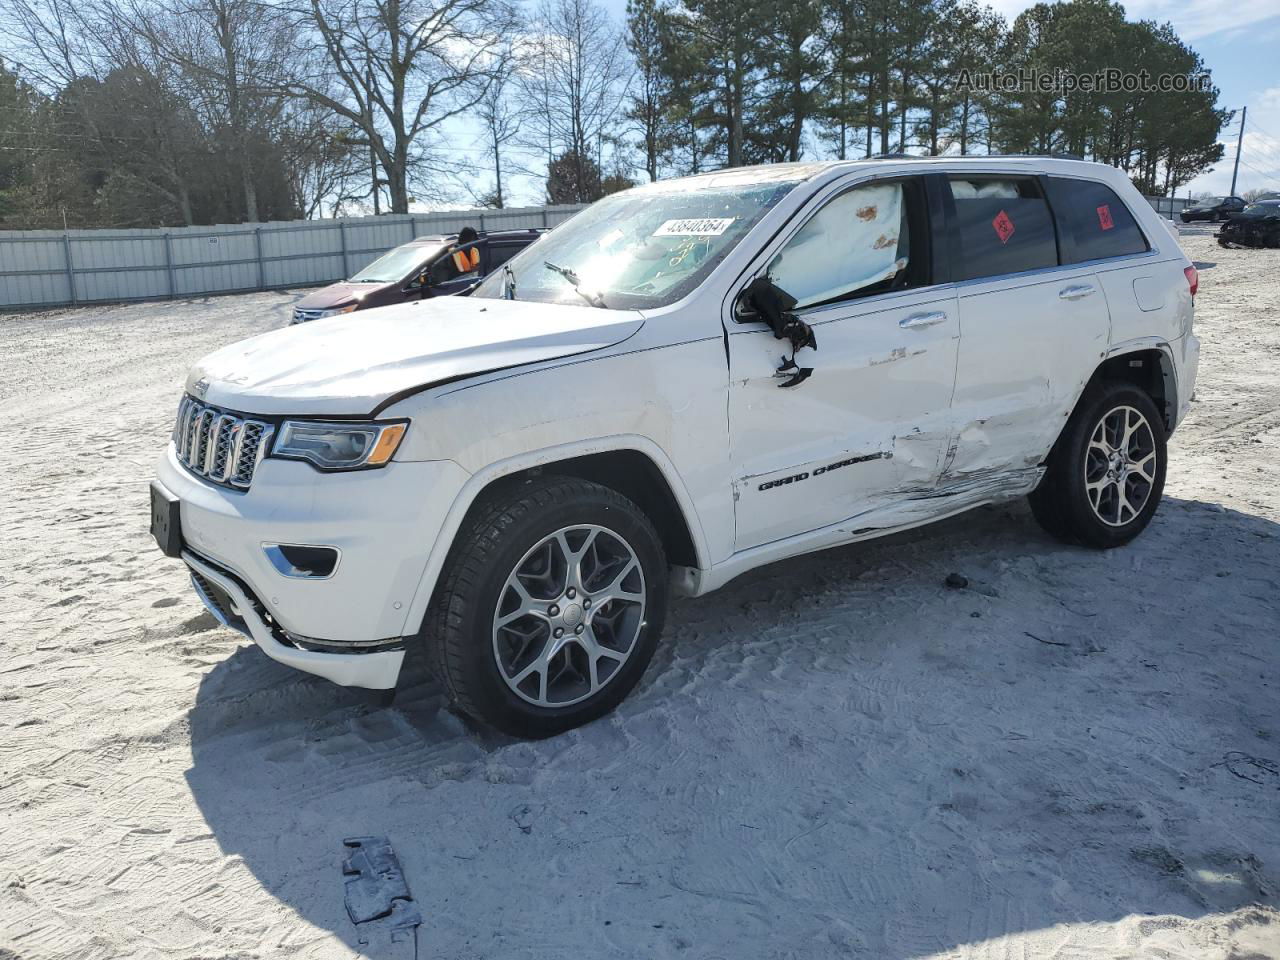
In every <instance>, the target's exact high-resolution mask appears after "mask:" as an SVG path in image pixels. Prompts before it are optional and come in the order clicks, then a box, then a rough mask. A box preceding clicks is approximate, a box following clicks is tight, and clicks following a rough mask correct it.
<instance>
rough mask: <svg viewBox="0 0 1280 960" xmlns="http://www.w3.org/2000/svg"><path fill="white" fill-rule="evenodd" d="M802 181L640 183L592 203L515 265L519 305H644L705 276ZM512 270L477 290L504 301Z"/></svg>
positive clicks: (668, 299)
mask: <svg viewBox="0 0 1280 960" xmlns="http://www.w3.org/2000/svg"><path fill="white" fill-rule="evenodd" d="M799 182H800V181H799V179H795V180H769V181H767V182H763V183H761V182H757V183H750V182H748V183H736V184H735V183H723V184H719V185H713V184H707V183H705V182H699V181H698V180H687V181H673V182H672V183H671V184H658V185H656V186H649V187H642V188H640V189H636V190H628V191H625V192H623V193H617V194H614V195H612V196H609V197H605V198H604V199H603V200H599V201H597V202H596V203H594V204H592V205H591V206H590V207H588V208H587V209H586V210H584V211H582V212H581V213H580V214H578V215H577V216H576V217H574V218H573V219H572V220H569V221H568V222H567V223H564V224H562V225H561V226H558V227H556V228H555V229H554V230H552V231H551V232H550V233H548V234H546V235H545V236H543V237H542V238H540V239H539V240H538V242H537V243H535V244H533V245H532V246H531V247H528V248H526V249H525V250H522V251H521V252H520V253H519V254H517V255H516V256H515V257H513V258H512V259H511V260H510V261H508V263H509V266H510V267H511V273H512V274H513V277H514V280H515V296H516V299H517V300H535V301H539V302H542V303H568V304H581V305H586V304H592V305H594V306H602V307H606V308H610V309H636V308H639V309H643V308H651V307H660V306H665V305H666V304H669V303H674V302H675V301H676V300H679V299H680V298H681V297H683V296H685V295H686V294H688V293H690V292H691V291H692V290H693V289H694V288H695V287H697V286H698V285H699V284H700V283H702V281H703V280H704V279H705V278H706V277H707V275H708V274H709V273H710V272H711V271H712V270H713V269H714V268H715V266H716V265H717V264H719V263H720V262H721V261H722V260H723V259H724V258H725V257H726V256H727V255H728V253H729V251H730V250H732V249H733V248H734V247H735V246H737V244H738V242H739V241H741V240H742V238H743V237H745V236H746V235H747V233H748V232H749V231H750V230H751V228H752V227H753V226H755V225H756V223H758V222H759V220H760V218H761V217H763V216H764V215H765V213H767V212H768V211H769V210H770V209H771V208H772V207H773V206H775V205H776V204H777V203H778V201H779V200H781V199H782V198H783V197H785V196H786V195H787V194H788V193H789V192H791V190H792V189H794V188H795V186H796V184H797V183H799ZM509 279H510V278H508V277H507V276H506V271H502V270H499V271H497V272H495V273H491V274H490V275H489V277H488V279H486V280H485V281H484V282H483V283H482V284H480V286H479V287H477V288H476V289H475V291H474V292H473V293H472V294H471V296H473V297H486V298H490V299H500V298H502V297H503V296H504V295H505V293H506V290H507V289H508V286H509Z"/></svg>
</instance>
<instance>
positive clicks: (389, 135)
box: [281, 0, 513, 213]
mask: <svg viewBox="0 0 1280 960" xmlns="http://www.w3.org/2000/svg"><path fill="white" fill-rule="evenodd" d="M295 13H296V15H297V17H298V26H299V28H300V30H301V32H302V34H303V35H305V36H312V37H314V38H315V45H314V49H313V52H314V53H315V54H316V56H315V57H314V58H313V59H312V63H311V69H310V70H309V71H308V73H307V75H304V76H301V77H298V78H293V79H288V80H285V81H284V82H283V83H282V84H281V89H283V90H284V91H286V92H287V93H290V94H292V95H294V96H297V97H302V98H305V99H307V100H309V101H311V102H312V103H315V104H318V105H320V106H323V107H325V108H327V109H329V110H331V111H332V112H333V113H335V114H337V115H338V116H339V117H341V118H343V119H345V120H346V121H348V122H349V123H350V124H351V125H352V126H353V127H355V128H356V129H358V130H359V135H358V137H357V138H354V139H353V140H352V141H351V142H352V144H353V145H360V146H366V147H370V148H371V149H372V151H373V154H374V156H375V157H376V159H377V164H378V166H379V167H380V168H381V171H382V174H383V177H384V178H385V182H386V185H387V189H388V191H389V193H390V196H391V211H392V212H393V213H407V212H408V210H409V200H410V195H409V186H410V183H411V182H412V181H413V180H415V179H418V180H421V177H417V176H416V175H417V174H419V173H420V172H422V171H423V170H425V169H427V168H428V166H429V163H430V160H431V146H432V145H431V144H430V143H425V142H424V141H427V140H428V139H429V138H430V137H431V135H433V134H434V135H435V137H436V139H442V138H443V136H444V133H443V131H442V130H441V125H442V124H444V123H446V122H447V121H448V120H449V119H450V118H452V117H456V116H458V115H459V114H462V113H464V112H466V111H469V110H471V109H472V108H473V107H474V106H475V105H476V104H477V103H478V102H479V100H480V98H481V97H482V96H484V93H485V91H486V89H487V88H488V85H489V83H490V82H491V79H492V75H493V72H494V70H495V69H496V64H497V60H498V58H499V57H500V52H501V49H502V44H501V42H500V40H499V34H500V32H501V30H502V29H503V28H509V26H510V22H511V19H512V17H513V14H512V12H511V9H510V7H509V6H508V5H507V4H505V3H504V2H503V0H306V5H305V6H303V7H300V8H298V9H297V10H296V11H295Z"/></svg>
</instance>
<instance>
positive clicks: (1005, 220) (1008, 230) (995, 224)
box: [991, 210, 1013, 243]
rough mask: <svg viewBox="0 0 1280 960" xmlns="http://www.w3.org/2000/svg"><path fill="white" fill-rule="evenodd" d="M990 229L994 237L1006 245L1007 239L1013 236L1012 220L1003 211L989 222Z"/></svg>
mask: <svg viewBox="0 0 1280 960" xmlns="http://www.w3.org/2000/svg"><path fill="white" fill-rule="evenodd" d="M991 228H992V229H993V230H995V232H996V236H997V237H999V238H1000V242H1001V243H1008V242H1009V238H1010V237H1012V236H1013V220H1012V219H1011V218H1010V216H1009V215H1008V214H1007V213H1005V212H1004V211H1003V210H1001V211H1000V212H999V213H997V214H996V218H995V219H994V220H992V221H991Z"/></svg>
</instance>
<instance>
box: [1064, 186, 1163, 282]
mask: <svg viewBox="0 0 1280 960" xmlns="http://www.w3.org/2000/svg"><path fill="white" fill-rule="evenodd" d="M1048 179H1049V199H1050V200H1051V201H1052V203H1053V210H1054V213H1056V214H1057V215H1058V220H1059V221H1060V223H1061V224H1062V230H1063V234H1064V236H1065V237H1066V240H1067V242H1066V244H1064V249H1063V251H1062V254H1063V256H1062V259H1063V261H1064V262H1066V263H1080V262H1082V261H1084V260H1102V259H1103V258H1105V257H1125V256H1129V255H1130V254H1134V253H1145V252H1146V251H1147V250H1148V249H1150V248H1149V247H1148V246H1147V238H1146V237H1144V236H1143V235H1142V228H1141V227H1139V226H1138V222H1137V221H1136V220H1135V219H1134V218H1133V214H1132V213H1130V212H1129V208H1128V207H1126V206H1125V205H1124V202H1123V201H1122V200H1121V199H1120V198H1119V197H1117V196H1116V194H1115V191H1114V190H1112V189H1111V188H1110V187H1108V186H1106V185H1105V184H1101V183H1092V182H1090V181H1088V180H1071V179H1068V178H1066V177H1049V178H1048Z"/></svg>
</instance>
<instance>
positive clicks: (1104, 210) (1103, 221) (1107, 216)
mask: <svg viewBox="0 0 1280 960" xmlns="http://www.w3.org/2000/svg"><path fill="white" fill-rule="evenodd" d="M1115 225H1116V223H1115V221H1114V220H1112V219H1111V205H1110V204H1106V203H1104V204H1103V205H1102V206H1100V207H1099V208H1098V226H1100V227H1102V229H1103V230H1110V229H1111V228H1112V227H1114V226H1115Z"/></svg>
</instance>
